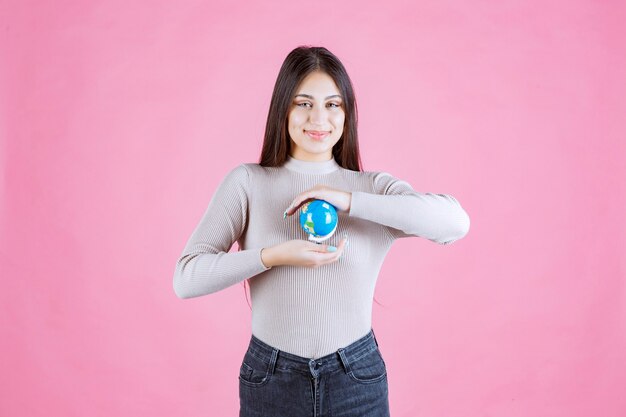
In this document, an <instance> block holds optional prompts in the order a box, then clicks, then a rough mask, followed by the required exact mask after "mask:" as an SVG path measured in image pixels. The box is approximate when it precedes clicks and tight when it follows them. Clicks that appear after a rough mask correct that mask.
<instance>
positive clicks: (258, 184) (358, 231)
mask: <svg viewBox="0 0 626 417" xmlns="http://www.w3.org/2000/svg"><path fill="white" fill-rule="evenodd" d="M317 184H325V185H327V186H329V187H332V188H336V189H340V190H343V191H348V192H351V193H352V201H351V207H350V210H349V212H345V211H344V212H338V217H339V221H338V226H337V230H336V232H335V234H334V235H333V236H332V237H331V238H330V239H328V240H327V241H325V242H323V244H329V245H335V246H337V245H338V244H339V241H340V240H341V239H342V237H343V235H344V233H347V234H348V236H349V238H348V240H349V245H348V246H347V247H346V248H345V250H344V253H343V256H342V257H341V258H340V259H339V260H337V261H336V262H333V263H330V264H326V265H322V266H319V267H317V268H310V267H301V266H291V265H280V266H274V267H271V268H266V267H265V265H263V263H262V262H261V249H262V248H266V247H269V246H273V245H276V244H279V243H281V242H284V241H286V240H290V239H304V240H306V239H307V238H308V236H307V235H306V233H305V232H304V230H302V229H301V227H300V224H299V213H300V211H299V210H298V211H297V212H296V213H294V214H293V215H291V216H288V217H287V218H285V219H283V212H284V210H285V209H286V208H287V206H289V204H290V203H291V202H292V200H293V199H294V197H295V196H296V195H297V194H299V193H301V192H303V191H305V190H308V189H309V188H312V187H314V186H315V185H317ZM469 226H470V219H469V216H468V215H467V213H466V212H465V210H464V209H463V208H462V207H461V205H460V204H459V202H458V201H457V200H456V199H455V198H454V197H452V196H451V195H447V194H433V193H419V192H416V191H414V190H413V188H412V187H411V186H410V185H409V183H407V182H406V181H402V180H400V179H397V178H395V177H393V176H392V175H390V174H389V173H387V172H357V171H351V170H348V169H344V168H342V167H341V166H339V164H337V162H336V161H335V160H334V159H331V160H329V161H325V162H309V161H302V160H298V159H294V158H289V160H288V161H287V162H286V163H285V164H284V165H283V166H281V167H272V168H265V167H262V166H260V165H258V164H254V163H244V164H241V165H239V166H237V167H235V168H234V169H232V170H231V171H230V172H229V173H228V174H227V175H226V176H225V177H224V179H223V180H222V182H221V183H220V184H219V186H218V188H217V190H216V191H215V194H214V195H213V197H212V199H211V201H210V202H209V205H208V207H207V209H206V211H205V213H204V215H203V217H202V219H201V220H200V223H199V224H198V225H197V226H196V228H195V230H194V231H193V233H192V235H191V237H190V238H189V240H188V242H187V244H186V246H185V248H184V250H183V252H182V254H181V256H180V257H179V258H178V261H177V262H176V268H175V272H174V291H175V293H176V295H177V296H178V297H180V298H191V297H199V296H202V295H206V294H211V293H214V292H217V291H219V290H221V289H223V288H226V287H229V286H231V285H234V284H236V283H239V282H241V281H243V280H245V279H248V280H249V281H248V283H249V285H250V297H251V301H252V334H254V335H255V336H256V337H258V338H259V339H261V340H262V341H264V342H265V343H267V344H269V345H271V346H274V347H276V348H278V349H279V350H282V351H285V352H289V353H292V354H295V355H298V356H302V357H305V358H313V359H316V358H319V357H321V356H324V355H327V354H329V353H332V352H335V351H336V350H337V349H339V348H340V347H344V346H346V345H349V344H350V343H352V342H354V341H355V340H357V339H359V338H360V337H362V336H364V335H365V334H366V333H367V332H368V331H369V330H370V328H371V318H372V317H371V316H372V302H373V296H374V288H375V286H376V280H377V278H378V273H379V271H380V268H381V266H382V263H383V260H384V259H385V256H386V254H387V252H388V251H389V249H390V247H391V245H392V243H393V241H394V240H395V239H397V238H403V237H411V236H415V237H422V238H425V239H428V240H430V241H432V242H435V243H439V244H442V245H447V244H450V243H452V242H454V241H456V240H458V239H460V238H462V237H463V236H465V235H466V234H467V232H468V231H469ZM235 242H238V245H239V251H236V252H230V253H229V250H230V248H231V247H232V245H233V244H234V243H235Z"/></svg>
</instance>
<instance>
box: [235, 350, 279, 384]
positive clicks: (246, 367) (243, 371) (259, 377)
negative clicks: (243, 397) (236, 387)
mask: <svg viewBox="0 0 626 417" xmlns="http://www.w3.org/2000/svg"><path fill="white" fill-rule="evenodd" d="M270 377H271V374H270V364H269V362H268V361H266V360H263V359H260V358H257V357H256V356H254V355H252V354H251V353H250V352H249V351H248V352H246V354H245V355H244V358H243V362H242V363H241V367H240V368H239V382H241V383H242V384H243V385H247V386H249V387H260V386H262V385H265V384H266V383H267V382H268V381H269V380H270Z"/></svg>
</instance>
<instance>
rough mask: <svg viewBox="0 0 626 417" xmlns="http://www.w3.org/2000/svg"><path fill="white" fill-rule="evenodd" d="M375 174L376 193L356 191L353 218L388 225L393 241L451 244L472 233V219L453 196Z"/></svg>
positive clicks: (352, 208)
mask: <svg viewBox="0 0 626 417" xmlns="http://www.w3.org/2000/svg"><path fill="white" fill-rule="evenodd" d="M371 175H372V182H373V184H372V186H373V190H374V193H367V192H362V191H354V192H352V201H351V205H350V211H349V216H351V217H358V218H361V219H365V220H369V221H373V222H376V223H379V224H382V225H384V226H387V229H388V231H389V232H390V234H391V236H392V238H393V239H396V238H403V237H410V236H416V237H423V238H426V239H428V240H430V241H432V242H435V243H439V244H441V245H448V244H450V243H452V242H455V241H457V240H459V239H461V238H462V237H464V236H465V235H466V234H467V232H468V231H469V227H470V219H469V216H468V214H467V213H466V212H465V210H464V209H463V208H462V207H461V204H460V203H459V202H458V201H457V200H456V199H455V198H454V197H453V196H451V195H448V194H433V193H419V192H416V191H415V190H413V188H412V187H411V185H410V184H409V183H408V182H406V181H403V180H400V179H397V178H395V177H393V176H392V175H391V174H389V173H387V172H373V173H371Z"/></svg>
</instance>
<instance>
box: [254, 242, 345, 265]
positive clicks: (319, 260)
mask: <svg viewBox="0 0 626 417" xmlns="http://www.w3.org/2000/svg"><path fill="white" fill-rule="evenodd" d="M347 244H348V236H344V238H343V239H341V242H340V243H339V246H337V247H336V248H335V250H334V251H333V250H332V249H330V248H334V246H330V245H323V244H318V243H313V242H309V241H307V240H301V239H293V240H288V241H286V242H283V243H280V244H278V245H275V246H271V247H269V248H263V250H261V261H262V262H263V264H265V266H267V267H268V268H269V267H272V266H278V265H295V266H308V267H313V268H317V267H318V266H321V265H325V264H329V263H331V262H335V261H336V260H337V259H339V258H340V257H341V255H343V250H344V248H345V247H346V245H347ZM329 249H330V250H329Z"/></svg>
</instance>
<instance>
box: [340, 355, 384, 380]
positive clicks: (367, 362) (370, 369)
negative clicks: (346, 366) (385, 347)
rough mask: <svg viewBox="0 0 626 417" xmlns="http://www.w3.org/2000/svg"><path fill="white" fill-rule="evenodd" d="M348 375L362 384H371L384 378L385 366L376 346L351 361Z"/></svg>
mask: <svg viewBox="0 0 626 417" xmlns="http://www.w3.org/2000/svg"><path fill="white" fill-rule="evenodd" d="M349 375H350V378H352V379H353V380H355V381H357V382H360V383H362V384H371V383H374V382H379V381H382V380H383V379H385V378H386V377H387V366H386V365H385V361H384V360H383V357H382V355H381V353H380V351H379V350H378V348H376V349H373V350H371V351H369V352H368V353H366V354H365V355H364V356H362V357H360V358H359V359H357V360H355V361H353V362H351V363H350V373H349Z"/></svg>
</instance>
